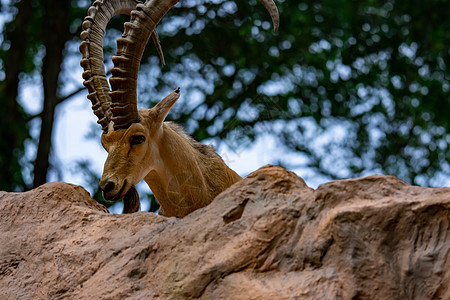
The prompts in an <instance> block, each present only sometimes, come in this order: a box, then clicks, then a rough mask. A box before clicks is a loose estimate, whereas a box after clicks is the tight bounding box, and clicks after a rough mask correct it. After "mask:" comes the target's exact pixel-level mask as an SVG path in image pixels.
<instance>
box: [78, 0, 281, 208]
mask: <svg viewBox="0 0 450 300" xmlns="http://www.w3.org/2000/svg"><path fill="white" fill-rule="evenodd" d="M179 1H180V0H148V1H146V2H145V3H140V2H137V1H135V0H97V1H95V2H94V3H93V6H91V7H90V8H89V10H88V15H87V16H86V18H85V19H84V22H83V24H82V28H83V32H82V33H81V39H82V42H81V44H80V51H81V53H82V56H83V58H82V60H81V62H80V64H81V66H82V67H83V68H84V72H83V79H84V80H85V81H84V85H85V86H86V87H87V89H88V91H89V95H88V99H89V100H91V102H92V109H93V111H94V114H95V115H96V116H97V117H98V121H97V123H99V124H100V125H101V126H102V128H103V134H102V137H101V142H102V145H103V147H104V148H105V150H106V151H107V152H108V158H107V159H106V162H105V166H104V169H103V175H102V178H101V180H100V188H101V189H102V191H103V196H104V198H105V199H106V200H110V201H117V200H120V199H123V200H124V209H123V212H124V213H132V212H136V211H138V210H139V205H140V203H139V195H138V193H137V191H136V189H135V185H136V184H137V183H139V182H140V181H141V180H142V179H144V180H145V181H146V182H147V184H148V185H149V187H150V189H151V190H152V192H153V193H154V195H155V197H156V199H157V200H158V202H159V203H160V205H161V209H160V213H161V214H163V215H165V216H176V217H184V216H186V215H187V214H189V213H190V212H192V211H194V210H196V209H198V208H201V207H203V206H206V205H208V204H209V203H210V202H211V201H212V200H213V199H214V197H215V196H217V195H218V194H219V193H220V192H222V191H223V190H225V189H226V188H228V187H229V186H231V185H232V184H233V183H235V182H237V181H239V180H240V179H241V177H240V176H239V175H238V174H237V173H236V172H234V171H233V170H231V169H230V168H228V166H227V165H226V164H225V163H224V161H223V160H222V159H221V158H220V156H219V155H218V154H217V153H215V150H214V148H213V147H212V146H206V145H202V144H200V143H199V142H197V141H195V140H194V139H193V138H191V137H190V136H189V135H187V134H186V133H185V131H184V130H183V129H182V128H181V127H180V126H178V125H176V124H174V123H171V122H164V120H165V118H166V116H167V114H168V113H169V111H170V110H171V108H172V106H173V105H174V104H175V102H176V101H177V99H178V98H179V96H180V89H179V88H177V89H176V90H175V91H174V92H172V93H171V94H169V95H168V96H167V97H165V98H164V99H162V100H161V101H160V102H159V103H158V104H157V105H156V106H155V107H153V108H151V109H140V110H138V109H137V100H136V97H137V95H136V87H137V76H138V69H139V65H140V61H141V58H142V54H143V51H144V48H145V46H146V44H147V42H148V40H149V38H150V36H152V39H153V41H154V43H155V45H156V47H157V50H158V53H159V55H160V57H161V59H162V62H163V63H164V60H163V56H162V51H161V47H160V43H159V38H158V35H157V34H156V31H155V27H156V25H157V24H158V23H159V22H160V20H161V19H162V17H163V16H164V15H165V14H166V13H167V11H169V9H170V8H171V7H173V6H174V5H175V4H177V3H178V2H179ZM259 1H260V2H261V3H262V4H263V5H264V6H265V7H266V8H267V10H268V11H269V13H270V15H271V17H272V21H273V24H274V28H275V31H276V29H277V27H278V22H279V19H278V10H277V8H276V5H275V3H274V2H273V0H259ZM117 14H127V15H130V16H131V18H130V22H126V23H125V24H124V28H125V29H124V33H123V35H122V37H121V38H118V39H117V55H116V56H113V58H112V61H113V63H114V67H113V68H112V69H111V74H112V76H111V78H110V79H109V82H110V84H111V90H110V88H109V86H108V82H107V79H106V74H105V67H104V62H103V35H104V32H105V29H106V25H107V24H108V22H109V20H110V19H111V18H112V17H114V16H115V15H117Z"/></svg>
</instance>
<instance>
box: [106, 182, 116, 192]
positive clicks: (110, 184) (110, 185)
mask: <svg viewBox="0 0 450 300" xmlns="http://www.w3.org/2000/svg"><path fill="white" fill-rule="evenodd" d="M115 186H116V185H115V184H114V182H112V181H108V182H107V183H106V185H105V188H104V189H103V192H104V193H106V194H107V193H109V192H111V191H112V190H114V187H115Z"/></svg>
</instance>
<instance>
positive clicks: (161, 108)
mask: <svg viewBox="0 0 450 300" xmlns="http://www.w3.org/2000/svg"><path fill="white" fill-rule="evenodd" d="M178 98H180V88H179V87H178V88H177V89H176V90H175V91H173V92H172V93H170V94H169V95H167V96H166V97H165V98H164V99H162V100H161V101H159V103H158V104H156V105H155V107H153V108H152V110H153V111H154V112H155V113H156V119H155V121H156V122H160V123H162V122H164V120H165V119H166V117H167V115H168V114H169V112H170V110H171V109H172V107H173V105H174V104H175V102H177V100H178Z"/></svg>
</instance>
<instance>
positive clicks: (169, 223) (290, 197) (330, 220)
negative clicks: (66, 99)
mask: <svg viewBox="0 0 450 300" xmlns="http://www.w3.org/2000/svg"><path fill="white" fill-rule="evenodd" d="M449 209H450V188H421V187H417V186H410V185H408V184H406V183H404V182H403V181H401V180H399V179H397V178H395V177H393V176H370V177H365V178H360V179H352V180H339V181H334V182H330V183H327V184H324V185H322V186H320V187H319V188H317V189H316V190H314V189H311V188H309V187H307V186H306V184H305V183H304V181H303V180H302V179H301V178H299V177H297V176H296V175H295V174H294V173H292V172H289V171H287V170H285V169H283V168H281V167H276V166H266V167H263V168H261V169H259V170H257V171H255V172H254V173H252V174H250V175H249V176H248V177H247V178H245V179H244V180H242V181H241V182H239V183H237V184H235V185H233V186H232V187H230V188H229V189H228V190H226V191H224V192H223V193H222V194H220V195H219V196H218V197H217V198H216V199H215V200H214V202H213V203H212V204H210V205H209V206H207V207H205V208H202V209H199V210H197V211H195V212H193V213H192V214H190V215H188V216H187V217H185V218H183V219H176V218H165V217H162V216H158V215H155V214H153V213H148V212H139V213H135V214H130V215H111V214H109V213H108V211H107V210H106V209H105V208H104V207H103V206H101V205H100V204H98V203H97V202H95V201H94V200H93V199H91V198H90V196H89V194H88V193H87V192H86V191H85V190H84V189H83V188H81V187H79V186H74V185H70V184H66V183H49V184H45V185H43V186H41V187H39V188H37V189H35V190H32V191H29V192H26V193H6V192H0V299H21V300H22V299H192V298H201V299H271V300H274V299H450V291H449V287H450V265H449V260H448V253H449V250H450V239H449V234H450V227H449Z"/></svg>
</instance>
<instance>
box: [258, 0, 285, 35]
mask: <svg viewBox="0 0 450 300" xmlns="http://www.w3.org/2000/svg"><path fill="white" fill-rule="evenodd" d="M258 1H259V2H261V4H262V5H264V7H265V8H266V9H267V11H268V12H269V14H270V17H271V18H272V23H273V31H275V32H277V31H278V26H279V25H280V17H279V14H278V9H277V6H276V4H275V2H273V0H258Z"/></svg>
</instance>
